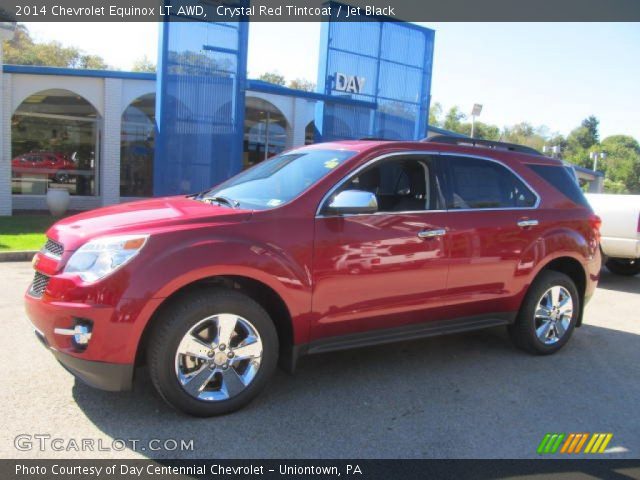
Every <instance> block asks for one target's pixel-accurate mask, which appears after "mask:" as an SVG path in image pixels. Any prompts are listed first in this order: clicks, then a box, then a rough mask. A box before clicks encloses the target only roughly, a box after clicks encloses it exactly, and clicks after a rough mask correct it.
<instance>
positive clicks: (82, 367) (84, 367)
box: [35, 330, 133, 392]
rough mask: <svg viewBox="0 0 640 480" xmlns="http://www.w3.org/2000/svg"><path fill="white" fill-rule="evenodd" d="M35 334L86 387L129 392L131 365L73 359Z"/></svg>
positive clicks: (41, 336) (131, 378)
mask: <svg viewBox="0 0 640 480" xmlns="http://www.w3.org/2000/svg"><path fill="white" fill-rule="evenodd" d="M35 333H36V337H37V338H38V340H40V342H41V343H42V344H43V345H44V346H45V347H46V348H47V349H48V350H49V351H50V352H51V353H53V355H54V357H56V360H58V362H60V364H61V365H62V366H63V367H64V368H65V369H66V370H67V371H69V372H70V373H72V374H73V375H74V376H75V377H76V378H78V379H80V380H82V381H83V382H84V383H86V384H87V385H89V386H91V387H94V388H99V389H100V390H108V391H111V392H121V391H125V390H131V385H132V381H133V364H126V363H106V362H96V361H92V360H85V359H82V358H78V357H73V356H71V355H68V354H66V353H63V352H60V351H58V350H56V349H54V348H52V347H51V346H50V345H49V344H48V342H47V339H46V338H45V336H44V335H43V334H42V332H39V331H38V330H36V331H35Z"/></svg>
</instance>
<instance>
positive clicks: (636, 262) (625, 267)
mask: <svg viewBox="0 0 640 480" xmlns="http://www.w3.org/2000/svg"><path fill="white" fill-rule="evenodd" d="M605 265H606V266H607V268H608V269H609V271H610V272H611V273H615V274H616V275H625V276H628V277H632V276H633V275H637V274H639V273H640V258H608V259H607V263H606V264H605Z"/></svg>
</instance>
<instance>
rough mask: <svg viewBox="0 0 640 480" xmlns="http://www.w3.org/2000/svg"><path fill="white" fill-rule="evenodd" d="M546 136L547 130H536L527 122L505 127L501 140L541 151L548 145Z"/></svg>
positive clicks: (540, 128) (538, 128) (541, 128)
mask: <svg viewBox="0 0 640 480" xmlns="http://www.w3.org/2000/svg"><path fill="white" fill-rule="evenodd" d="M547 134H548V129H546V128H545V127H537V128H536V127H534V126H533V125H531V124H530V123H528V122H520V123H517V124H515V125H513V126H511V127H505V128H504V129H503V131H502V140H503V141H505V142H510V143H517V144H519V145H526V146H527V147H531V148H535V149H536V150H539V151H542V149H543V147H544V146H545V145H547V143H548V139H547V137H546V135H547Z"/></svg>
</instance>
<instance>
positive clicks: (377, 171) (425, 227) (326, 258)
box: [311, 154, 449, 340]
mask: <svg viewBox="0 0 640 480" xmlns="http://www.w3.org/2000/svg"><path fill="white" fill-rule="evenodd" d="M437 169H438V166H437V161H436V160H435V157H428V156H425V155H407V154H405V155H399V156H393V157H390V158H385V159H380V160H378V161H375V162H373V164H371V165H370V166H368V167H367V168H365V169H363V170H361V171H359V172H356V173H355V174H353V175H352V176H351V177H350V178H348V179H347V180H346V181H345V182H344V183H343V184H342V185H341V186H340V187H339V188H338V189H337V190H336V191H335V192H334V193H339V192H340V191H343V190H365V191H369V192H372V193H374V194H375V195H376V198H377V201H378V212H376V213H374V214H354V215H343V216H340V215H330V214H328V213H326V211H324V210H323V209H322V207H321V210H320V215H318V217H317V218H316V227H315V242H314V267H313V277H314V292H313V311H314V314H315V315H314V318H316V321H315V322H314V325H313V327H312V331H311V340H317V339H320V338H325V337H331V336H339V335H345V334H352V333H359V332H363V331H369V330H372V329H378V328H380V329H382V328H391V327H401V326H404V325H408V324H412V323H419V322H424V321H426V320H429V319H430V311H433V310H435V309H437V308H438V307H440V306H442V304H443V297H444V294H445V291H446V284H447V273H448V268H449V267H448V258H447V248H448V247H447V242H448V240H447V236H446V234H445V233H446V232H445V230H444V229H443V225H444V222H445V217H446V212H444V211H443V205H444V197H443V195H442V193H441V189H440V180H439V175H438V172H437ZM332 197H333V195H331V196H330V197H329V198H328V199H327V202H329V201H330V200H331V198H332Z"/></svg>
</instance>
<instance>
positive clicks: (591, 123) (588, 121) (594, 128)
mask: <svg viewBox="0 0 640 480" xmlns="http://www.w3.org/2000/svg"><path fill="white" fill-rule="evenodd" d="M581 126H582V127H584V128H586V129H587V132H588V135H589V137H591V138H590V141H591V145H595V144H596V143H598V142H599V141H600V133H599V132H598V127H599V126H600V120H598V119H597V118H596V117H594V116H593V115H591V116H589V117H587V118H585V119H584V120H583V121H582V124H581Z"/></svg>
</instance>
